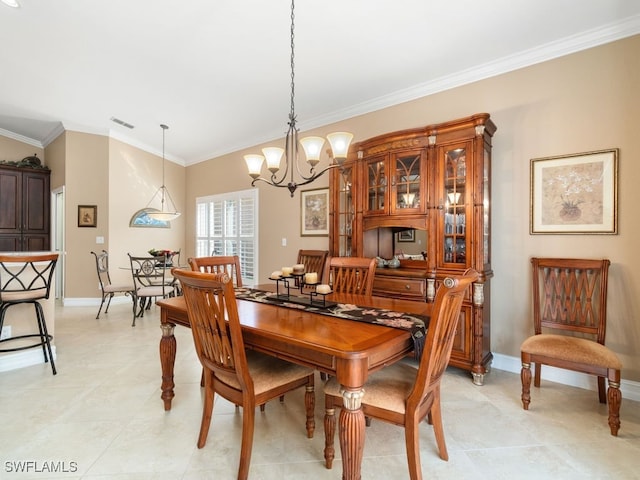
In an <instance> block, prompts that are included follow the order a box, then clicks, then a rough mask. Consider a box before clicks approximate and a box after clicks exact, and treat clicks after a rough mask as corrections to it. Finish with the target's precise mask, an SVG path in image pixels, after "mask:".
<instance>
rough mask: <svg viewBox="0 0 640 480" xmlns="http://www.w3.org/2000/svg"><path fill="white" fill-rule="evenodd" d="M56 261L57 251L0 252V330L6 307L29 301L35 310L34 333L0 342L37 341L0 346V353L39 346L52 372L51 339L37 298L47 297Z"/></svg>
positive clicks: (0, 329)
mask: <svg viewBox="0 0 640 480" xmlns="http://www.w3.org/2000/svg"><path fill="white" fill-rule="evenodd" d="M57 261H58V254H57V253H51V254H43V255H28V254H27V255H0V332H1V331H2V326H3V325H4V318H5V314H6V313H7V310H8V309H9V307H12V306H14V305H21V304H28V303H30V304H32V305H33V307H34V308H35V310H36V322H37V324H38V333H33V334H25V335H17V336H15V337H11V338H5V339H3V340H0V343H4V342H11V341H13V340H19V339H24V338H36V337H37V338H38V339H39V341H38V342H37V343H32V344H28V345H23V344H22V342H21V344H20V345H19V346H17V347H14V348H4V349H0V352H14V351H18V350H25V349H28V348H35V347H39V346H41V347H42V354H43V355H44V361H45V363H47V362H50V363H51V370H52V371H53V374H54V375H56V374H57V373H58V372H57V371H56V365H55V363H54V361H53V353H52V351H51V339H52V338H53V337H52V336H51V335H49V332H48V330H47V322H46V319H45V317H44V311H43V310H42V305H41V304H40V300H46V299H48V298H49V292H50V290H51V279H52V278H53V272H54V271H55V268H56V262H57Z"/></svg>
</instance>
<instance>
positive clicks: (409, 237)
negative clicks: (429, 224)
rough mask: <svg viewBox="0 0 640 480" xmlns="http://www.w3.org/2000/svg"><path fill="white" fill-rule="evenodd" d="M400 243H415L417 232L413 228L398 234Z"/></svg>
mask: <svg viewBox="0 0 640 480" xmlns="http://www.w3.org/2000/svg"><path fill="white" fill-rule="evenodd" d="M398 241H399V242H415V241H416V231H415V230H414V229H413V228H412V229H410V230H402V231H401V232H398Z"/></svg>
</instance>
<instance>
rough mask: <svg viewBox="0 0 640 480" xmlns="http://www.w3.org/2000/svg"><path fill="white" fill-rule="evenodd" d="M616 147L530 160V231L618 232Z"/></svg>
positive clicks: (538, 232)
mask: <svg viewBox="0 0 640 480" xmlns="http://www.w3.org/2000/svg"><path fill="white" fill-rule="evenodd" d="M617 190H618V149H617V148H616V149H610V150H598V151H594V152H586V153H574V154H571V155H562V156H557V157H546V158H534V159H532V160H531V212H530V223H531V227H530V233H532V234H540V233H543V234H544V233H547V234H549V233H555V234H585V233H591V234H594V233H600V234H603V233H604V234H616V233H618V192H617Z"/></svg>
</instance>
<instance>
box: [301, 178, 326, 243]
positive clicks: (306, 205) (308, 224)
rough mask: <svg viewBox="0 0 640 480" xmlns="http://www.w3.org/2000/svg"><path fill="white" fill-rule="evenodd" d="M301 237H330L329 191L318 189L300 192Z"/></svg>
mask: <svg viewBox="0 0 640 480" xmlns="http://www.w3.org/2000/svg"><path fill="white" fill-rule="evenodd" d="M300 215H301V219H300V235H301V236H302V237H326V236H328V235H329V189H328V188H316V189H313V190H302V191H301V192H300Z"/></svg>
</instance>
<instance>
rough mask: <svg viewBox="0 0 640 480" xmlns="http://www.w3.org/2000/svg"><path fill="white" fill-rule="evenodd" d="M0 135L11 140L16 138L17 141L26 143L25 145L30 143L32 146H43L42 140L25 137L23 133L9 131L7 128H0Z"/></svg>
mask: <svg viewBox="0 0 640 480" xmlns="http://www.w3.org/2000/svg"><path fill="white" fill-rule="evenodd" d="M0 135H2V136H3V137H7V138H10V139H12V140H17V141H18V142H22V143H26V144H27V145H31V146H33V147H38V148H44V145H43V144H42V142H40V141H38V140H35V139H33V138H29V137H25V136H24V135H20V134H17V133H13V132H10V131H9V130H5V129H3V128H0Z"/></svg>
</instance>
